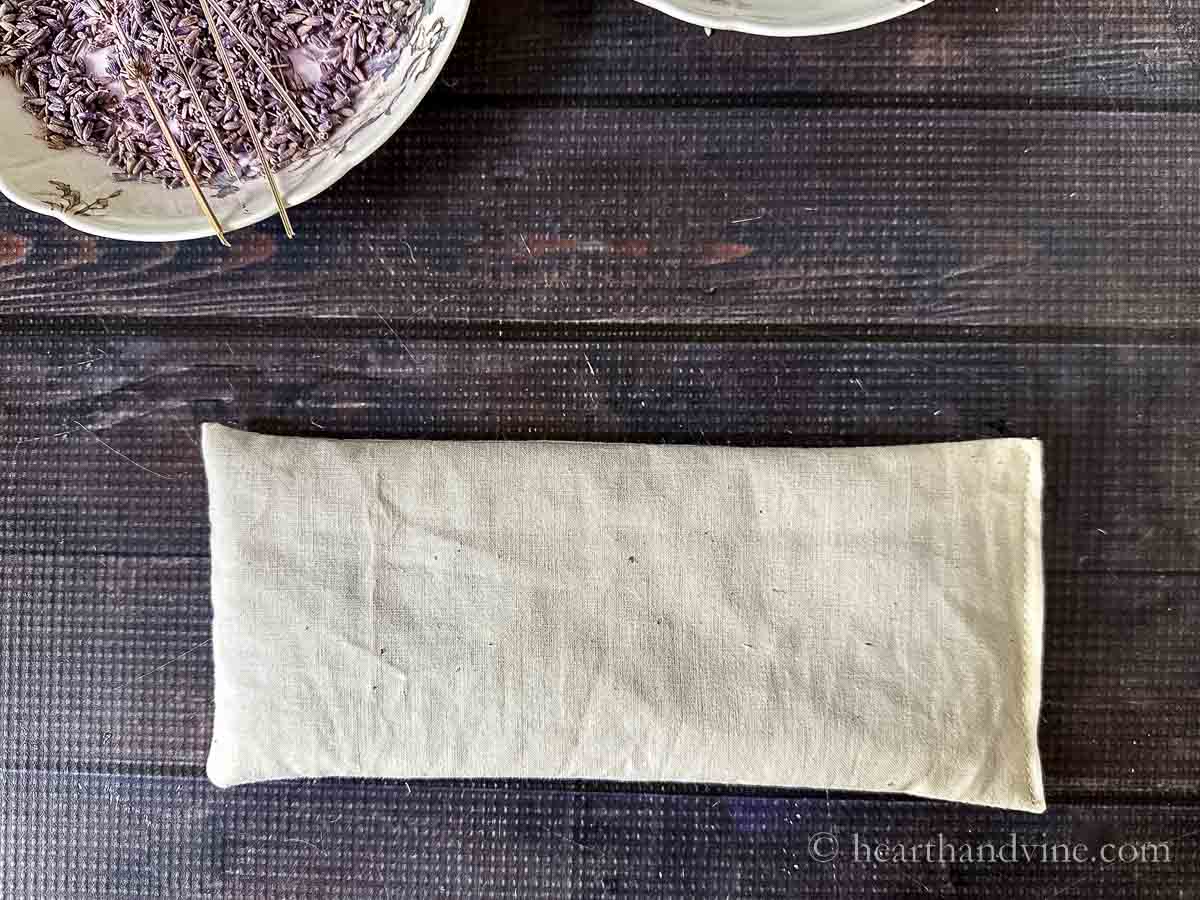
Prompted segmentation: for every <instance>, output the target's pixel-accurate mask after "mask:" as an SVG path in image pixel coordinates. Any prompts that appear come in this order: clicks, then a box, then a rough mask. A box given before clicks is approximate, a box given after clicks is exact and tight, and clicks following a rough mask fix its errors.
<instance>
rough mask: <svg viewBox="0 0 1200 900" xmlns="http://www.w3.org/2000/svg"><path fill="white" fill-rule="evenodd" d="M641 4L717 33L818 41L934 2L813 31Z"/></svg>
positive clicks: (917, 1) (899, 2) (900, 0)
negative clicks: (806, 38) (732, 32)
mask: <svg viewBox="0 0 1200 900" xmlns="http://www.w3.org/2000/svg"><path fill="white" fill-rule="evenodd" d="M638 2H639V3H642V4H644V5H645V6H649V7H650V8H651V9H656V10H658V11H659V12H661V13H666V14H667V15H668V16H673V17H674V18H676V19H680V20H682V21H684V22H689V23H691V24H692V25H699V26H700V27H701V28H711V29H712V30H714V31H737V32H741V33H742V34H756V35H760V36H762V37H818V36H820V35H823V34H841V33H843V32H846V31H856V30H857V29H859V28H867V27H869V26H871V25H878V24H880V23H881V22H887V21H890V20H891V19H898V18H899V17H900V16H904V15H907V14H908V13H911V12H916V11H917V10H918V9H921V8H922V7H924V6H928V5H929V4H930V3H932V2H933V0H893V2H886V3H881V4H880V6H879V9H878V11H876V12H874V13H867V14H865V15H861V16H855V17H851V18H849V19H846V20H845V21H844V22H840V23H838V24H837V25H832V26H823V27H816V28H814V27H809V26H796V25H764V24H762V23H759V22H753V21H751V20H749V19H744V18H739V17H738V16H732V15H731V16H716V15H706V14H705V13H700V12H696V11H695V10H692V9H688V8H686V7H684V6H682V5H681V4H680V3H679V2H677V0H638Z"/></svg>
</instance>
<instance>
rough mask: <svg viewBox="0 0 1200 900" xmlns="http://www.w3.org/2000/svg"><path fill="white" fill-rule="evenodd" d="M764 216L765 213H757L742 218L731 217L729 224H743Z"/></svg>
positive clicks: (765, 215)
mask: <svg viewBox="0 0 1200 900" xmlns="http://www.w3.org/2000/svg"><path fill="white" fill-rule="evenodd" d="M766 217H767V214H766V213H763V214H762V215H758V216H746V217H745V218H743V219H733V220H731V221H730V223H729V224H730V225H745V224H746V223H747V222H757V221H758V220H759V219H765V218H766Z"/></svg>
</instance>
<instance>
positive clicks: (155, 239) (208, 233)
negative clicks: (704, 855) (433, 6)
mask: <svg viewBox="0 0 1200 900" xmlns="http://www.w3.org/2000/svg"><path fill="white" fill-rule="evenodd" d="M457 3H459V4H461V13H460V14H459V15H457V16H456V17H455V21H454V22H447V27H446V34H445V36H444V37H443V38H442V41H441V43H440V44H439V46H438V51H437V53H436V54H435V56H434V59H433V61H432V62H431V63H430V65H429V68H428V69H426V70H425V73H424V75H423V81H424V83H423V84H421V83H414V84H413V85H410V88H411V97H412V100H411V103H410V104H408V111H407V112H406V113H404V114H403V115H400V116H396V117H395V121H394V122H391V123H389V124H388V126H387V127H385V128H384V129H382V130H381V131H380V132H379V134H378V136H377V137H376V138H374V139H373V140H370V141H365V142H364V143H363V145H362V146H361V147H359V148H355V149H354V150H353V151H347V153H346V154H345V156H346V159H347V162H346V165H345V166H344V167H339V168H338V169H334V170H331V171H330V172H328V173H327V174H325V175H323V176H321V177H320V178H316V179H314V180H313V181H311V182H307V181H306V182H305V183H304V186H303V187H302V188H300V189H299V190H297V191H296V192H295V193H294V195H293V196H290V197H288V200H287V207H288V209H289V210H291V209H295V208H296V207H297V206H300V205H301V204H303V203H307V202H308V201H309V200H311V199H313V198H314V197H316V196H317V195H318V194H321V193H324V192H325V191H327V190H329V188H331V187H333V185H335V184H337V182H339V181H341V180H342V179H343V178H345V177H346V176H347V175H349V174H350V172H351V171H353V170H354V169H355V168H357V167H358V165H359V164H360V163H362V162H363V161H364V160H366V158H367V157H368V156H370V155H371V154H372V153H374V152H375V151H376V150H378V149H379V148H380V147H382V146H383V145H384V144H386V143H387V142H388V141H389V140H390V139H391V138H392V136H393V135H394V134H395V133H396V132H397V131H399V130H400V127H401V126H402V125H403V124H404V123H405V122H407V121H408V119H409V118H410V117H411V116H412V114H413V113H414V112H416V110H417V107H418V106H420V104H421V101H422V100H424V99H425V95H426V94H428V93H429V91H430V90H431V89H432V88H433V86H434V84H436V83H437V80H438V76H439V75H440V74H441V71H442V68H443V67H444V66H445V65H446V61H447V60H448V59H449V58H450V53H451V52H452V51H453V50H454V45H455V44H456V43H457V42H458V36H459V34H461V33H462V29H463V25H464V24H466V21H467V14H468V13H469V12H470V10H471V0H457ZM443 48H444V49H443ZM0 193H3V194H4V196H5V197H7V198H8V199H9V200H11V201H12V202H13V203H15V204H16V205H17V206H19V207H21V208H22V209H25V210H28V211H29V212H32V213H37V214H38V215H43V216H49V217H51V218H55V219H58V221H60V222H62V223H63V224H64V225H66V226H67V227H68V228H73V229H75V230H76V231H82V232H83V233H84V234H90V235H92V236H93V237H101V238H113V239H116V240H119V241H132V242H136V243H148V244H161V243H168V242H170V241H191V240H201V239H204V238H215V237H216V235H215V234H214V233H213V230H212V229H211V228H209V227H207V226H197V227H194V228H178V229H173V230H169V231H168V230H163V229H155V228H144V229H137V228H131V227H130V226H125V227H109V226H106V225H105V223H104V220H103V219H102V218H94V219H92V218H83V217H80V216H75V215H71V214H70V213H65V212H60V211H59V210H57V209H55V208H54V207H52V206H50V205H49V204H46V203H44V202H43V201H41V200H38V199H36V198H33V197H29V196H27V195H26V194H25V193H24V192H23V191H20V190H19V189H17V188H15V187H13V186H12V184H11V183H10V182H9V181H8V180H7V179H6V178H5V176H4V172H3V170H2V169H0ZM276 215H278V212H277V211H276V210H275V208H274V207H273V206H272V207H271V208H270V209H267V210H265V211H264V212H262V213H241V214H239V215H237V216H233V217H231V218H230V219H229V220H228V221H224V222H222V223H221V227H222V229H223V230H224V231H225V233H226V234H232V233H233V232H235V231H240V230H242V229H243V228H249V227H250V226H252V225H257V224H258V223H259V222H265V221H266V220H267V219H270V218H273V217H274V216H276Z"/></svg>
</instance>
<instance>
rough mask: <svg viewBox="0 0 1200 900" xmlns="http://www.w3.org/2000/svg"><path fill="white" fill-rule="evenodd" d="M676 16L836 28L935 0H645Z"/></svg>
mask: <svg viewBox="0 0 1200 900" xmlns="http://www.w3.org/2000/svg"><path fill="white" fill-rule="evenodd" d="M641 2H642V3H645V4H646V5H647V6H652V7H654V8H655V9H657V10H661V11H662V12H665V13H667V14H669V15H672V16H675V17H676V18H677V19H683V20H684V21H685V22H691V23H692V24H693V25H702V26H704V27H705V28H714V29H718V30H721V31H744V32H746V33H748V34H765V35H768V36H771V37H802V36H807V35H816V34H834V33H835V32H839V31H851V30H853V29H855V28H865V27H866V26H868V25H875V24H877V23H879V22H884V21H887V20H888V19H894V18H896V17H897V16H902V15H904V14H905V13H908V12H912V11H913V10H914V9H920V8H921V7H922V6H925V5H926V4H928V3H930V2H932V0H641Z"/></svg>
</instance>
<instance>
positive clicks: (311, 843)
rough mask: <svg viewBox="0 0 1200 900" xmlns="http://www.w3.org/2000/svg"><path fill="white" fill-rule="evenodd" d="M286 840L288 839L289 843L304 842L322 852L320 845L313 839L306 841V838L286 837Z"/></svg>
mask: <svg viewBox="0 0 1200 900" xmlns="http://www.w3.org/2000/svg"><path fill="white" fill-rule="evenodd" d="M284 841H286V842H287V843H289V844H303V845H304V846H305V847H311V848H312V849H313V850H316V851H317V852H318V853H321V852H322V850H321V848H320V847H318V846H317V845H316V844H314V843H313V842H312V841H306V840H305V839H304V838H284Z"/></svg>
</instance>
